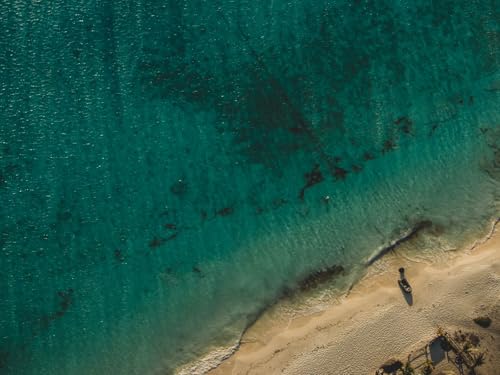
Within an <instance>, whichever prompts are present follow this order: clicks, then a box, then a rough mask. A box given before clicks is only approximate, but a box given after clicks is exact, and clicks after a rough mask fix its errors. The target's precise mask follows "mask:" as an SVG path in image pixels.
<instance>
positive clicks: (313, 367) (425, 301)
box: [209, 225, 500, 375]
mask: <svg viewBox="0 0 500 375" xmlns="http://www.w3.org/2000/svg"><path fill="white" fill-rule="evenodd" d="M498 227H499V225H496V228H495V227H493V229H492V231H491V233H490V235H489V236H488V237H487V238H486V239H484V240H481V241H478V242H477V243H476V244H475V245H474V246H473V247H472V248H470V249H469V250H464V251H462V252H460V254H459V255H457V256H456V257H455V258H454V259H453V261H452V262H451V263H450V262H449V260H448V261H439V260H438V261H435V262H432V263H431V262H415V261H412V260H411V258H410V257H401V256H398V254H397V253H396V254H394V253H391V254H387V255H386V256H384V257H383V259H381V260H380V261H378V262H382V263H381V264H379V265H378V266H379V267H383V268H384V269H385V271H384V272H381V273H377V274H373V273H370V272H368V273H367V275H366V276H365V277H364V278H363V279H361V280H360V282H358V283H357V284H356V285H355V286H354V287H353V288H352V290H350V292H349V293H348V294H347V295H346V296H344V297H343V298H341V299H340V300H339V302H338V303H336V304H335V305H333V306H331V307H330V308H328V309H327V310H326V311H323V312H321V313H317V314H313V315H309V316H302V317H296V318H293V319H290V320H288V321H283V320H278V319H276V318H275V317H272V314H264V316H263V317H262V318H261V319H259V320H258V321H257V322H256V323H255V324H254V325H253V326H252V327H251V328H250V329H248V331H247V332H246V333H245V335H244V336H243V338H242V342H241V346H240V348H239V350H238V351H237V352H236V353H235V354H234V355H233V356H231V357H230V358H229V359H227V360H226V361H224V362H223V363H222V364H221V365H220V366H219V367H218V368H216V369H214V370H212V371H211V372H209V374H210V375H229V374H231V375H236V374H248V375H250V374H266V375H268V374H269V375H270V374H290V375H292V374H293V375H299V374H300V375H305V374H315V375H326V374H345V375H348V374H349V375H358V374H375V372H376V370H377V369H378V368H379V367H380V365H381V364H383V363H384V362H386V361H387V360H389V359H391V358H394V359H398V360H401V361H402V362H406V361H407V359H408V358H410V360H412V361H413V362H412V365H414V367H417V369H418V366H421V365H422V358H425V357H424V356H421V355H420V354H422V353H423V352H424V351H426V350H427V349H426V345H427V344H428V343H429V342H431V341H432V340H433V339H434V338H435V337H436V336H437V331H438V328H439V327H441V328H442V329H443V330H445V331H446V332H448V333H450V334H451V335H453V334H454V333H456V332H458V331H459V330H460V331H461V332H462V333H465V334H466V335H470V334H472V335H473V337H478V338H479V340H480V343H479V346H478V347H477V348H476V349H475V350H476V352H477V351H482V352H485V358H486V360H485V363H484V364H483V365H482V366H480V367H478V370H477V371H476V373H477V374H485V375H498V374H500V230H499V228H498ZM378 262H377V263H378ZM377 263H375V264H374V265H373V266H374V267H377ZM399 267H405V269H406V277H407V278H408V280H409V281H410V283H411V285H412V287H413V294H412V297H408V296H407V295H405V294H404V293H403V292H402V291H401V290H400V288H399V287H398V285H397V282H396V280H397V278H398V271H397V270H398V268H399ZM480 316H482V317H489V318H490V319H491V320H492V323H491V325H490V326H489V327H488V328H483V327H480V326H479V325H477V324H476V323H474V321H473V319H474V318H477V317H480ZM409 356H410V357H409ZM418 357H420V358H418ZM433 359H434V360H435V361H434V362H435V365H436V368H435V371H434V372H433V373H435V374H437V373H441V374H459V370H458V368H457V366H456V365H455V364H454V362H453V361H451V360H448V359H447V358H433ZM419 361H420V362H419ZM417 373H418V371H417Z"/></svg>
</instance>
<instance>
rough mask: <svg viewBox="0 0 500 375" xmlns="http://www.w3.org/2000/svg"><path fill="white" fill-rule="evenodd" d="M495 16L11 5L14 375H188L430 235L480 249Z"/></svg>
mask: <svg viewBox="0 0 500 375" xmlns="http://www.w3.org/2000/svg"><path fill="white" fill-rule="evenodd" d="M497 5H498V4H497V2H496V1H456V0H455V1H448V0H443V1H439V2H438V1H434V2H428V1H405V0H402V1H398V2H395V1H378V2H374V1H368V0H359V1H335V2H333V1H318V0H314V1H313V0H310V1H305V0H302V1H298V0H297V1H293V2H290V1H281V0H273V1H246V0H245V1H243V0H236V1H228V0H219V1H215V2H208V1H199V0H198V1H195V0H189V1H188V0H175V1H171V0H162V1H155V0H150V1H141V0H138V1H133V2H132V1H128V2H127V1H121V0H120V1H113V2H111V1H95V0H89V1H85V2H83V1H75V0H67V1H61V0H54V1H40V0H33V1H21V0H5V1H3V2H1V3H0V26H1V28H0V30H1V31H0V229H1V231H0V246H1V251H2V252H1V256H0V271H1V272H0V373H2V374H16V375H25V374H37V375H46V374H47V375H48V374H50V375H59V374H66V375H67V374H170V373H174V371H175V369H176V368H178V367H179V366H181V365H183V364H186V363H188V362H191V361H193V360H195V359H197V358H199V357H200V356H203V355H205V354H206V353H207V352H209V351H210V350H212V349H213V348H215V347H218V346H223V347H224V346H230V345H232V344H234V343H235V342H236V341H237V339H238V338H239V336H240V334H241V332H242V331H243V330H244V328H245V327H246V326H247V325H248V324H249V323H251V322H252V321H253V320H254V319H255V317H256V316H258V314H259V313H260V312H261V311H262V310H263V309H265V308H266V307H267V306H269V305H270V304H272V303H273V302H275V301H276V300H277V299H278V298H280V297H281V296H283V295H290V294H291V293H294V291H295V290H301V289H305V287H304V282H302V283H301V280H302V281H304V280H307V277H308V275H311V274H314V273H315V272H316V274H317V272H318V270H325V269H331V268H332V267H334V266H336V267H342V269H343V272H341V275H338V276H337V279H335V280H334V282H336V283H337V285H339V288H341V287H342V285H346V283H348V282H351V281H352V280H355V278H356V275H359V273H360V272H361V271H362V270H363V268H364V267H365V266H366V263H367V261H368V259H369V258H370V257H371V256H372V255H373V254H374V252H376V251H378V250H379V249H381V248H383V247H384V246H387V245H389V244H390V243H391V242H392V241H394V240H396V239H397V238H399V237H400V236H402V235H404V233H406V232H407V231H408V230H411V229H412V228H414V227H415V226H418V225H419V223H422V222H427V223H428V224H429V225H427V226H426V228H425V229H424V230H423V231H422V234H419V236H418V241H417V242H419V243H420V245H421V246H420V247H418V246H417V245H418V243H417V245H415V246H416V247H417V250H418V251H422V252H428V253H429V252H430V253H433V254H435V255H436V256H439V254H440V253H444V252H446V251H447V250H449V249H452V248H456V247H460V246H461V245H463V244H464V243H465V242H466V241H468V240H470V239H471V238H474V236H477V235H479V234H481V233H484V230H485V227H486V225H487V223H488V222H489V221H491V220H492V219H493V218H496V217H498V215H499V213H500V204H499V202H500V110H499V108H500V61H499V58H500V13H499V9H498V6H497ZM424 244H425V246H424ZM338 269H340V268H338ZM306 284H307V283H306ZM309 284H311V283H309Z"/></svg>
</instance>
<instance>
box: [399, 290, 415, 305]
mask: <svg viewBox="0 0 500 375" xmlns="http://www.w3.org/2000/svg"><path fill="white" fill-rule="evenodd" d="M399 289H400V290H401V293H403V297H404V298H405V301H406V303H407V304H408V305H409V306H411V305H413V293H406V292H405V291H404V290H403V289H401V288H399Z"/></svg>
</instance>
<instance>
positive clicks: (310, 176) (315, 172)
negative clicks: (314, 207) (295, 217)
mask: <svg viewBox="0 0 500 375" xmlns="http://www.w3.org/2000/svg"><path fill="white" fill-rule="evenodd" d="M304 178H305V179H306V184H305V185H304V187H303V188H302V189H301V190H300V193H299V198H300V199H301V200H304V194H305V191H306V189H309V188H310V187H312V186H314V185H316V184H319V183H320V182H322V181H323V180H324V177H323V173H321V170H320V165H319V164H316V165H315V166H314V168H313V169H312V170H311V171H310V172H307V173H305V174H304Z"/></svg>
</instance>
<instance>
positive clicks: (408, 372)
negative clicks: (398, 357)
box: [399, 362, 415, 375]
mask: <svg viewBox="0 0 500 375" xmlns="http://www.w3.org/2000/svg"><path fill="white" fill-rule="evenodd" d="M399 371H400V372H401V375H413V374H415V369H414V368H413V367H411V364H410V362H406V364H405V366H404V367H403V368H402V369H400V370H399Z"/></svg>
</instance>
